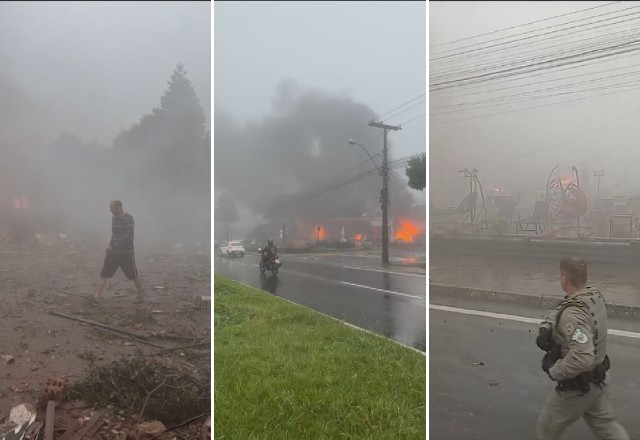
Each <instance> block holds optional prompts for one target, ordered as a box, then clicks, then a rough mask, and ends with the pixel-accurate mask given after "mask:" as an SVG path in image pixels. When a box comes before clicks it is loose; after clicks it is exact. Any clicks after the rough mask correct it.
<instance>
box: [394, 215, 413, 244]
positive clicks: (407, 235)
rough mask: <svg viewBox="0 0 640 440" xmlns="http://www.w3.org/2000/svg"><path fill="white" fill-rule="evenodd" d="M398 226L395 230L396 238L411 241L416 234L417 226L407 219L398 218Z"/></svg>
mask: <svg viewBox="0 0 640 440" xmlns="http://www.w3.org/2000/svg"><path fill="white" fill-rule="evenodd" d="M399 224H400V227H399V228H398V230H397V231H396V240H399V241H404V242H407V243H413V241H414V240H415V236H416V235H418V228H417V226H415V225H414V224H413V223H411V222H410V221H409V220H400V221H399Z"/></svg>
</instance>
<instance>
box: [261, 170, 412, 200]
mask: <svg viewBox="0 0 640 440" xmlns="http://www.w3.org/2000/svg"><path fill="white" fill-rule="evenodd" d="M410 159H411V158H410V157H406V158H401V159H397V160H395V161H391V162H389V164H388V168H389V169H390V170H393V169H397V168H400V167H402V166H404V165H405V164H406V163H408V161H409V160H410ZM377 173H378V169H377V168H373V169H369V170H368V171H365V172H363V173H361V174H359V175H356V176H354V177H351V178H349V179H347V180H344V181H342V182H338V183H336V184H334V185H332V186H330V187H328V188H325V189H323V190H322V191H316V190H315V189H313V190H311V191H307V192H304V193H302V194H298V195H295V196H293V198H292V199H290V200H288V201H285V202H283V203H281V204H279V205H276V206H273V207H272V208H271V209H270V211H272V210H276V209H284V208H287V207H289V206H292V205H294V204H298V203H301V202H305V201H308V200H310V199H313V198H316V197H318V196H321V195H323V194H326V193H327V192H330V191H334V190H336V189H339V188H342V187H344V186H346V185H351V184H353V183H356V182H359V181H361V180H363V179H365V178H367V177H370V176H373V175H376V174H377ZM324 185H325V184H323V185H321V186H324Z"/></svg>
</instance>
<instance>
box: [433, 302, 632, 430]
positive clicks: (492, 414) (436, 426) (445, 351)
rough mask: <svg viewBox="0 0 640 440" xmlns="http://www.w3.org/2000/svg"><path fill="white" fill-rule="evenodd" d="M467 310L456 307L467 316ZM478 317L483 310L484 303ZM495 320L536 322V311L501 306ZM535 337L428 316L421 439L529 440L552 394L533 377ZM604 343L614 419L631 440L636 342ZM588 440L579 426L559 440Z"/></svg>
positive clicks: (524, 330)
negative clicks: (425, 428) (425, 416)
mask: <svg viewBox="0 0 640 440" xmlns="http://www.w3.org/2000/svg"><path fill="white" fill-rule="evenodd" d="M431 303H432V304H433V299H432V300H431ZM475 305H476V304H473V303H469V304H464V303H463V302H462V301H457V304H456V306H457V307H459V308H468V309H469V308H471V309H476V307H475ZM484 310H487V311H489V310H491V303H490V302H485V303H484ZM496 312H499V313H508V314H513V315H518V316H525V317H530V318H536V319H538V318H539V317H540V316H541V315H544V311H543V310H542V309H538V308H533V307H523V306H510V308H509V309H507V306H505V305H503V306H502V307H501V308H499V310H496ZM609 327H610V328H614V329H624V330H627V331H635V332H638V331H640V324H639V323H637V322H632V321H628V320H611V322H610V323H609ZM536 334H537V324H529V323H523V322H514V321H507V320H498V319H495V318H488V317H480V316H469V315H464V314H459V313H454V312H450V311H441V310H433V309H430V310H429V344H430V345H429V438H430V439H433V440H453V439H455V440H513V439H520V440H534V439H535V438H536V436H535V425H536V420H537V418H538V415H539V414H540V411H541V409H542V405H543V403H544V400H545V398H546V396H547V394H548V393H549V392H550V391H551V389H552V388H553V382H551V381H550V380H549V379H548V377H547V376H546V375H545V374H544V373H543V372H542V371H541V369H540V362H541V359H542V355H543V353H542V351H540V350H539V349H538V348H537V347H536V345H535V336H536ZM607 343H608V353H609V356H610V358H611V362H612V370H611V373H612V374H611V375H610V378H609V379H610V380H609V383H610V386H609V389H610V394H611V400H612V402H613V407H614V411H615V413H616V415H617V416H618V420H619V421H620V423H621V424H622V425H623V426H624V427H625V428H626V429H627V431H628V432H629V435H630V436H631V438H636V439H638V438H640V419H638V416H637V409H638V408H639V407H640V377H639V376H638V374H637V371H638V366H640V350H639V348H640V339H631V338H627V337H620V336H611V335H610V336H609V338H608V341H607ZM474 362H483V363H484V365H476V366H474V365H472V363H474ZM491 381H496V382H497V384H496V383H493V386H492V385H491ZM595 438H596V437H595V436H594V435H593V434H591V432H590V431H589V429H588V428H587V426H586V424H585V423H584V421H582V420H579V421H578V422H576V423H575V424H574V425H573V426H571V427H570V428H569V429H568V430H567V431H566V432H565V434H564V435H563V437H562V439H563V440H588V439H595Z"/></svg>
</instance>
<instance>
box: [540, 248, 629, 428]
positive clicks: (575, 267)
mask: <svg viewBox="0 0 640 440" xmlns="http://www.w3.org/2000/svg"><path fill="white" fill-rule="evenodd" d="M560 283H561V285H562V290H564V291H565V293H566V296H565V298H564V300H563V301H562V302H560V304H559V305H558V307H556V309H555V310H554V311H553V313H552V314H551V317H550V318H549V319H548V320H546V321H543V322H542V325H541V326H540V332H539V335H538V338H537V339H536V344H537V345H538V347H540V348H541V349H542V350H544V351H546V352H547V354H545V355H544V358H543V359H542V369H543V370H544V372H545V373H547V375H548V376H549V378H550V379H551V380H553V381H555V382H556V387H555V390H553V391H552V392H551V394H550V395H549V397H548V399H547V401H546V403H545V406H544V408H543V410H542V414H540V418H539V419H538V426H537V431H538V438H539V439H540V440H555V439H557V438H559V437H560V436H561V435H562V432H563V431H564V430H565V428H567V427H568V426H569V425H571V424H572V423H573V422H575V421H576V420H578V419H579V418H580V417H584V420H585V422H587V425H589V428H591V431H593V433H594V434H595V435H596V436H597V437H598V438H600V439H608V440H629V435H628V434H627V432H626V430H625V429H624V428H623V427H622V426H621V425H620V424H619V423H618V422H617V421H616V417H615V415H614V414H613V408H612V406H611V402H610V400H609V392H608V388H607V386H606V384H605V380H606V376H607V370H608V369H609V366H610V364H609V356H607V329H608V327H607V307H606V305H605V302H604V298H603V296H602V294H601V293H600V292H599V291H598V290H596V289H593V288H590V287H586V283H587V265H586V263H585V262H584V260H581V259H579V258H565V259H563V260H562V261H561V262H560Z"/></svg>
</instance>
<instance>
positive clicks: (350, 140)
mask: <svg viewBox="0 0 640 440" xmlns="http://www.w3.org/2000/svg"><path fill="white" fill-rule="evenodd" d="M349 145H357V146H359V147H360V148H362V149H363V150H364V152H365V153H367V155H368V156H369V159H371V162H373V164H374V165H375V166H376V168H377V169H378V173H380V175H381V176H382V170H381V169H380V167H378V164H377V163H376V161H375V160H373V157H372V156H371V154H369V151H368V150H367V149H366V148H365V147H364V145H360V144H359V143H357V142H356V141H354V140H353V139H349Z"/></svg>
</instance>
